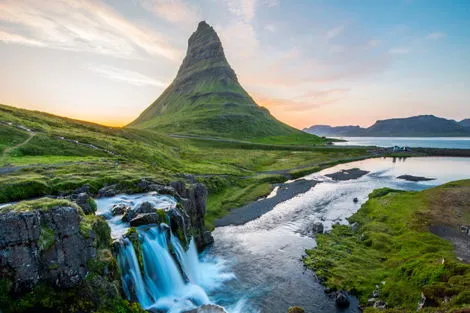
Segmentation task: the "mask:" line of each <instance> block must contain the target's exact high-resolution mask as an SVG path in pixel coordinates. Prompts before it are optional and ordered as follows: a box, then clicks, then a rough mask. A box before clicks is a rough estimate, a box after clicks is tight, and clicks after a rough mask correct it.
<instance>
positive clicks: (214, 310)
mask: <svg viewBox="0 0 470 313" xmlns="http://www.w3.org/2000/svg"><path fill="white" fill-rule="evenodd" d="M184 313H227V311H225V310H224V308H223V307H221V306H218V305H215V304H205V305H203V306H200V307H199V308H197V309H194V310H191V311H186V312H184Z"/></svg>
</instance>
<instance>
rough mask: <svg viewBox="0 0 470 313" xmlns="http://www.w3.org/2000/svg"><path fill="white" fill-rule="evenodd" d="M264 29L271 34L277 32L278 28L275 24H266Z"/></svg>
mask: <svg viewBox="0 0 470 313" xmlns="http://www.w3.org/2000/svg"><path fill="white" fill-rule="evenodd" d="M264 29H265V30H267V31H269V32H271V33H274V32H275V31H276V30H277V27H276V25H274V24H266V25H264Z"/></svg>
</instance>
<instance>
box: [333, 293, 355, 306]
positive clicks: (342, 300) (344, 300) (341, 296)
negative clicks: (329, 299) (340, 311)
mask: <svg viewBox="0 0 470 313" xmlns="http://www.w3.org/2000/svg"><path fill="white" fill-rule="evenodd" d="M335 302H336V306H338V307H339V308H347V307H349V304H350V303H351V301H350V299H349V295H348V293H347V292H346V291H338V292H337V293H336V298H335Z"/></svg>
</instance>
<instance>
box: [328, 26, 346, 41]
mask: <svg viewBox="0 0 470 313" xmlns="http://www.w3.org/2000/svg"><path fill="white" fill-rule="evenodd" d="M343 31H344V26H338V27H335V28H332V29H329V30H328V31H327V32H326V34H325V37H326V38H327V39H328V40H329V39H333V38H336V37H338V36H339V35H341V33H342V32H343Z"/></svg>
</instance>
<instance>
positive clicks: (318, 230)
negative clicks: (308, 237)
mask: <svg viewBox="0 0 470 313" xmlns="http://www.w3.org/2000/svg"><path fill="white" fill-rule="evenodd" d="M323 229H324V227H323V224H322V223H314V224H313V226H312V231H313V233H314V234H323Z"/></svg>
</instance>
